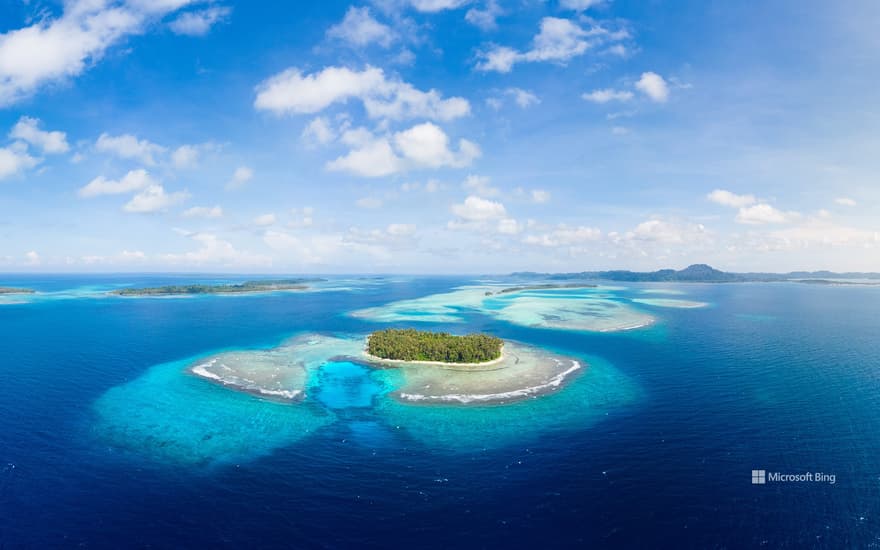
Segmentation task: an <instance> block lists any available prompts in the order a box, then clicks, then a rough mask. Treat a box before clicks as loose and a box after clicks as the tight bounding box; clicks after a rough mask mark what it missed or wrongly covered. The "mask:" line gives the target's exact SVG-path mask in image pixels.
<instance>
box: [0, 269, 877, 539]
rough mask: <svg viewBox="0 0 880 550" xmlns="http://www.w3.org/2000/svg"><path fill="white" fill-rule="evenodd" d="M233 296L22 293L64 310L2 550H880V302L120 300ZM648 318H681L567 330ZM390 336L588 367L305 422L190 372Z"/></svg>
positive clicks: (325, 412) (425, 283) (770, 287)
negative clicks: (444, 307)
mask: <svg viewBox="0 0 880 550" xmlns="http://www.w3.org/2000/svg"><path fill="white" fill-rule="evenodd" d="M207 279H218V278H216V277H213V278H212V277H204V276H202V277H199V276H173V277H172V276H155V275H150V276H146V275H144V276H136V275H124V276H123V275H114V276H84V275H83V276H73V275H69V276H48V275H46V276H37V275H20V276H12V275H6V276H2V277H0V286H22V287H30V288H34V289H36V290H38V291H39V293H38V294H36V295H34V296H30V297H26V298H22V299H12V298H11V297H5V298H4V297H0V335H2V337H0V381H2V383H0V548H4V549H5V548H66V547H80V548H202V547H210V548H223V547H235V548H241V547H267V548H274V547H277V548H352V547H358V548H369V547H375V548H387V547H398V546H405V547H415V548H447V547H458V548H470V547H475V548H480V547H485V548H490V547H510V548H520V547H530V546H531V547H541V548H545V547H613V548H618V547H619V548H648V547H663V548H743V547H767V548H870V547H876V546H880V458H878V457H880V412H878V411H880V313H878V312H880V288H873V287H859V286H820V285H803V284H797V283H772V284H760V283H749V284H717V285H712V284H679V285H672V284H663V285H660V284H635V283H633V284H619V285H616V286H614V287H608V288H600V289H596V290H589V291H585V292H588V293H592V294H590V295H591V296H592V297H593V298H592V299H594V302H591V304H592V305H591V306H590V307H591V308H592V309H589V311H587V312H586V313H585V311H574V312H572V311H569V310H567V309H566V310H565V311H563V312H562V313H560V314H559V315H556V316H549V317H546V319H547V324H546V325H545V326H536V325H535V323H533V322H531V321H529V320H530V319H533V318H534V316H535V311H536V310H535V308H536V307H538V306H539V305H541V304H546V303H551V302H547V301H545V302H541V300H551V301H552V303H554V304H557V303H563V302H565V300H569V301H570V303H576V302H577V303H580V302H578V300H580V299H581V298H582V297H583V296H582V295H581V294H580V291H578V290H566V291H564V292H559V293H558V294H553V292H552V291H550V292H543V293H542V292H535V293H534V295H533V296H532V298H530V301H523V302H520V303H518V304H519V305H517V307H516V308H509V309H504V308H507V307H508V304H505V303H500V302H497V301H496V302H492V303H489V302H487V306H486V309H484V310H473V309H469V308H466V307H462V308H453V309H452V311H451V312H444V315H443V316H439V317H438V316H433V315H426V314H425V313H424V312H422V311H410V312H409V313H408V314H409V315H411V316H412V317H415V318H418V317H419V316H420V315H424V316H425V318H424V320H417V321H412V320H410V321H403V320H401V318H400V315H401V312H403V311H404V310H405V308H403V307H402V306H401V307H398V308H397V309H388V308H387V306H388V305H389V304H391V303H400V302H401V301H406V300H414V299H419V298H424V297H429V299H433V300H434V301H435V302H436V301H437V300H440V301H442V300H443V298H442V297H441V298H436V296H438V295H443V294H445V293H449V292H452V291H454V290H455V289H457V288H459V287H462V286H464V285H474V284H485V283H486V281H484V280H474V279H472V278H463V277H458V278H456V277H386V278H382V277H369V278H360V277H335V278H332V279H331V281H330V282H329V283H327V284H326V285H325V286H324V287H323V288H322V289H321V291H319V292H277V293H267V294H259V295H247V296H199V297H193V298H119V297H112V296H108V295H107V294H106V291H107V290H108V289H112V288H117V287H118V286H120V285H132V284H133V285H136V286H151V285H157V284H168V283H172V282H175V283H176V282H180V281H205V280H207ZM226 279H228V280H241V279H242V277H227V278H226ZM218 280H219V279H218ZM548 293H549V294H552V295H553V297H549V298H548V297H547V296H546V294H548ZM432 296H434V297H435V298H430V297H432ZM632 300H641V301H640V302H633V301H632ZM666 300H673V302H674V301H676V300H682V301H684V300H686V301H689V302H693V303H699V304H702V305H704V307H668V306H669V305H671V304H670V303H667V302H666ZM403 303H404V304H407V303H409V302H403ZM420 303H423V302H418V301H417V302H416V304H420ZM536 304H537V305H536ZM621 304H623V306H620V305H621ZM672 305H674V304H672ZM679 305H683V304H679ZM619 306H620V307H619ZM542 307H543V306H542ZM554 307H560V308H561V307H562V306H554ZM383 308H385V309H383ZM621 308H624V309H626V311H623V309H621ZM361 310H370V311H372V312H374V316H372V317H371V316H369V315H367V316H363V315H360V316H356V315H352V312H356V311H361ZM496 310H497V311H501V313H500V314H497V315H496V314H494V313H493V312H494V311H496ZM560 311H562V310H560ZM376 312H378V313H376ZM624 314H625V315H626V319H627V320H631V319H640V318H642V317H644V316H650V317H652V318H653V322H652V323H650V324H646V325H645V326H641V327H640V328H632V327H627V328H629V330H610V331H607V332H602V331H600V328H597V327H601V326H606V325H595V326H594V325H592V324H591V325H583V326H586V327H589V328H590V329H591V330H565V329H564V327H561V326H560V325H564V324H565V322H567V321H566V320H571V319H574V318H577V319H580V320H583V319H584V318H586V317H590V316H592V317H591V322H592V321H595V320H596V319H599V320H601V321H602V322H608V323H611V324H609V325H607V326H613V322H612V321H614V320H615V319H617V318H618V317H619V316H621V315H624ZM450 315H451V316H452V317H453V318H449V316H450ZM395 316H396V317H395ZM572 316H577V317H572ZM585 316H586V317H585ZM612 316H618V317H614V318H613V319H612V318H611V317H612ZM628 322H629V321H628ZM388 326H417V327H419V328H429V329H443V330H450V331H453V332H457V333H464V332H473V331H483V332H489V333H492V334H495V335H497V336H500V337H502V338H507V339H512V340H516V341H518V342H524V343H527V344H530V345H533V346H539V347H542V348H546V349H548V350H552V351H553V352H555V353H560V354H565V355H568V356H572V357H576V358H578V359H579V360H581V361H583V363H584V364H585V365H586V368H585V369H584V372H583V373H581V374H580V375H579V376H578V377H577V379H575V380H574V381H573V382H571V384H570V385H568V386H566V387H563V388H562V389H561V390H560V391H559V392H557V393H555V394H552V395H548V396H544V397H539V398H536V399H530V400H528V401H526V402H522V403H518V404H516V405H498V406H482V407H465V406H461V405H458V406H456V405H450V406H445V405H420V406H414V405H405V404H401V403H399V402H396V401H394V400H393V399H391V398H389V397H387V396H385V395H384V393H385V392H387V391H388V389H389V387H390V385H393V384H394V381H393V377H392V378H381V379H380V378H376V377H371V376H372V375H371V373H369V372H367V370H365V369H363V368H361V367H359V366H358V365H354V364H351V363H345V362H336V363H335V364H334V365H332V368H328V369H327V371H326V372H323V373H322V377H323V378H322V379H321V381H319V382H320V383H319V387H316V388H314V390H313V394H314V395H313V396H314V399H311V398H309V399H306V401H304V402H303V403H301V404H296V405H290V404H285V403H279V402H277V401H272V400H266V399H262V398H260V397H258V396H254V395H248V394H243V393H239V392H235V391H232V390H230V389H228V388H224V387H222V386H219V385H217V384H212V383H210V382H208V381H205V380H202V379H198V378H196V377H194V376H192V375H191V374H189V373H188V372H187V370H186V365H188V364H189V363H190V362H191V361H192V360H193V359H194V358H198V357H204V356H206V355H208V354H211V353H216V352H218V351H222V350H249V349H263V348H266V349H268V348H272V347H274V346H277V345H278V344H279V343H281V342H283V341H285V340H286V339H287V338H290V337H292V336H296V335H297V334H303V333H319V334H355V335H359V334H367V333H369V332H370V331H373V330H376V329H378V328H385V327H388ZM620 326H623V325H620ZM633 326H635V325H633ZM594 328H595V330H592V329H594ZM760 472H763V473H764V475H763V476H761V474H760ZM807 473H809V474H811V475H809V476H807V475H806V474H807ZM819 474H821V476H820V475H819ZM780 475H781V476H782V477H780ZM785 476H792V477H785ZM830 476H833V483H832V482H831V479H832V477H830ZM761 480H763V482H761Z"/></svg>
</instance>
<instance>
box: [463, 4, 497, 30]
mask: <svg viewBox="0 0 880 550" xmlns="http://www.w3.org/2000/svg"><path fill="white" fill-rule="evenodd" d="M501 15H504V10H503V9H501V6H500V5H499V4H498V0H486V5H485V7H484V8H483V9H479V8H471V9H469V10H468V11H467V13H466V14H465V16H464V19H465V21H467V22H468V23H470V24H471V25H474V26H475V27H479V28H480V29H482V30H484V31H491V30H495V29H497V28H498V21H497V19H498V17H499V16H501Z"/></svg>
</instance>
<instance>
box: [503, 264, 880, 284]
mask: <svg viewBox="0 0 880 550" xmlns="http://www.w3.org/2000/svg"><path fill="white" fill-rule="evenodd" d="M511 276H513V277H517V278H520V279H550V280H572V279H590V280H605V281H622V282H658V283H662V282H670V283H746V282H774V281H797V280H811V279H812V280H816V281H819V280H823V281H828V280H831V279H877V280H880V273H852V272H847V273H834V272H831V271H793V272H791V273H729V272H726V271H719V270H717V269H715V268H714V267H712V266H709V265H706V264H694V265H691V266H688V267H686V268H684V269H681V270H678V271H676V270H674V269H661V270H659V271H650V272H639V271H623V270H615V271H582V272H580V273H534V272H529V271H525V272H517V273H512V274H511Z"/></svg>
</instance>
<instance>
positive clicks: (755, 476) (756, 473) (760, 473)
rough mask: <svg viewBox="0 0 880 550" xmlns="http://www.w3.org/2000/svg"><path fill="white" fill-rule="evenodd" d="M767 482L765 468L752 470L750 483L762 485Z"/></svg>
mask: <svg viewBox="0 0 880 550" xmlns="http://www.w3.org/2000/svg"><path fill="white" fill-rule="evenodd" d="M766 483H767V471H766V470H752V485H764V484H766Z"/></svg>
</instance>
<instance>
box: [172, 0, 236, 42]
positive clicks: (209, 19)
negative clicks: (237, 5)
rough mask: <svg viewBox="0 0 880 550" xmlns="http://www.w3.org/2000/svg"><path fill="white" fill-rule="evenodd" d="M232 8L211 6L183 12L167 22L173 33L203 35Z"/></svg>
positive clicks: (224, 17) (230, 11)
mask: <svg viewBox="0 0 880 550" xmlns="http://www.w3.org/2000/svg"><path fill="white" fill-rule="evenodd" d="M230 13H232V9H231V8H229V7H226V6H213V7H210V8H206V9H203V10H198V11H191V12H187V13H183V14H181V15H180V16H178V17H177V19H175V20H174V21H172V22H171V23H169V24H168V26H169V27H170V28H171V30H172V31H173V32H174V33H175V34H183V35H187V36H204V35H206V34H208V32H209V31H210V30H211V27H213V26H214V25H216V24H217V23H219V22H220V21H222V20H224V19H226V18H227V17H228V16H229V14H230Z"/></svg>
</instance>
